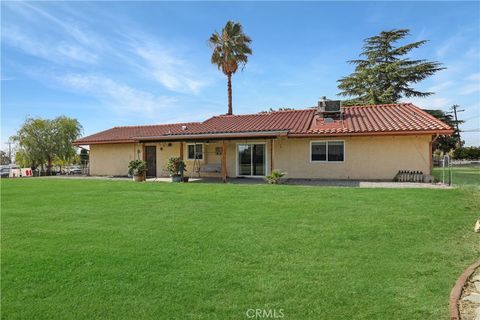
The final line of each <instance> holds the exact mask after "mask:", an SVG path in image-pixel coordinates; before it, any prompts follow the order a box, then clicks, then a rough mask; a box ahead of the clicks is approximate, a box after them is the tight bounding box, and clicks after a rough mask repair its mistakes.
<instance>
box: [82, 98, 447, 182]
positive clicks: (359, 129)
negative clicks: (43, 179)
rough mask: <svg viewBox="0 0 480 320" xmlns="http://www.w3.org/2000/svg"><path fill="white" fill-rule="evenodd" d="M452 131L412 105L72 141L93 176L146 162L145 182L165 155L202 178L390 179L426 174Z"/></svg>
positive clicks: (227, 118) (331, 109) (238, 118)
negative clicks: (436, 147)
mask: <svg viewBox="0 0 480 320" xmlns="http://www.w3.org/2000/svg"><path fill="white" fill-rule="evenodd" d="M452 132H453V131H452V129H451V128H450V127H449V126H448V125H446V124H445V123H443V122H441V121H440V120H438V119H436V118H434V117H432V116H431V115H429V114H427V113H426V112H424V111H423V110H421V109H419V108H417V107H416V106H414V105H412V104H410V103H402V104H389V105H368V106H352V107H340V103H339V102H336V101H324V102H322V103H319V107H316V108H310V109H304V110H288V111H275V112H267V113H258V114H248V115H220V116H214V117H212V118H210V119H207V120H205V121H204V122H191V123H174V124H163V125H149V126H131V127H130V126H129V127H114V128H112V129H109V130H106V131H102V132H99V133H96V134H93V135H90V136H88V137H84V138H81V139H78V140H77V141H75V144H76V145H90V174H91V175H108V176H125V175H126V174H127V166H128V162H129V161H130V160H133V159H144V160H145V161H147V167H148V173H147V176H156V177H160V176H167V173H166V172H165V170H164V166H165V162H166V161H167V159H168V158H169V157H172V156H177V157H181V158H183V159H184V160H185V162H186V164H187V170H188V171H187V172H186V174H187V175H189V176H197V175H200V176H202V177H205V176H210V177H222V178H226V177H261V176H265V175H267V174H269V173H270V172H271V171H272V170H273V169H278V170H281V171H285V172H287V176H286V177H287V178H307V179H366V180H391V179H393V178H394V176H395V175H396V174H397V172H398V171H399V170H412V171H421V172H423V173H424V174H430V173H431V167H432V156H431V143H432V140H433V139H435V137H436V136H437V135H445V134H451V133H452Z"/></svg>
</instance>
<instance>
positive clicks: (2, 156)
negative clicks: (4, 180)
mask: <svg viewBox="0 0 480 320" xmlns="http://www.w3.org/2000/svg"><path fill="white" fill-rule="evenodd" d="M0 164H1V165H6V164H10V157H9V156H8V154H7V153H6V152H5V151H3V150H0Z"/></svg>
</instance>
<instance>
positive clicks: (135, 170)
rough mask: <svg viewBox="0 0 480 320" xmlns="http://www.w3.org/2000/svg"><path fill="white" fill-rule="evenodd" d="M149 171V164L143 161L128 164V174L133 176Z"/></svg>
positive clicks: (133, 161)
mask: <svg viewBox="0 0 480 320" xmlns="http://www.w3.org/2000/svg"><path fill="white" fill-rule="evenodd" d="M146 171H147V163H146V162H145V161H142V160H132V161H130V163H129V164H128V174H129V175H131V176H136V175H141V174H144V173H145V172H146Z"/></svg>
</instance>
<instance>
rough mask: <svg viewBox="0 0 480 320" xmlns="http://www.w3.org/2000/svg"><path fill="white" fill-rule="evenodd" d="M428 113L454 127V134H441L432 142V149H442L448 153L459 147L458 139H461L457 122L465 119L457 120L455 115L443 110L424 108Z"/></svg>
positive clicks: (460, 122) (459, 122)
mask: <svg viewBox="0 0 480 320" xmlns="http://www.w3.org/2000/svg"><path fill="white" fill-rule="evenodd" d="M424 111H425V112H427V113H428V114H430V115H432V116H434V117H435V118H437V119H439V120H441V121H443V122H445V123H446V124H448V125H449V126H450V127H452V129H453V130H454V131H453V134H452V135H450V136H448V135H443V136H439V137H438V138H437V139H435V141H434V142H433V144H432V149H433V151H435V150H441V151H443V152H444V153H448V152H450V151H451V150H453V149H455V148H457V147H458V140H459V134H460V133H459V132H458V131H457V123H458V124H462V123H463V122H464V121H462V120H458V121H455V119H454V118H453V116H452V115H451V114H448V113H445V111H443V110H424Z"/></svg>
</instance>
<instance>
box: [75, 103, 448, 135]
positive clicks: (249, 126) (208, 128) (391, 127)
mask: <svg viewBox="0 0 480 320" xmlns="http://www.w3.org/2000/svg"><path fill="white" fill-rule="evenodd" d="M422 133H423V134H451V133H452V129H451V128H450V127H449V126H448V125H446V124H445V123H443V122H441V121H440V120H438V119H436V118H435V117H433V116H431V115H429V114H428V113H426V112H425V111H423V110H421V109H419V108H418V107H416V106H414V105H413V104H410V103H401V104H385V105H368V106H352V107H345V108H344V112H343V119H341V120H335V121H333V122H331V123H325V120H324V119H323V118H322V117H319V116H318V115H317V114H316V109H315V108H310V109H304V110H288V111H276V112H269V113H257V114H247V115H222V116H215V117H212V118H210V119H207V120H206V121H204V122H189V123H174V124H163V125H150V126H132V127H114V128H112V129H109V130H105V131H102V132H99V133H96V134H93V135H90V136H87V137H84V138H81V139H78V140H77V141H75V144H77V145H81V144H97V143H120V142H134V141H141V140H149V139H150V140H154V139H157V140H162V139H164V140H167V139H181V138H182V137H189V138H196V137H197V138H201V137H206V136H210V137H211V136H212V135H213V136H219V137H221V136H223V137H228V136H232V135H241V136H254V135H257V136H258V135H261V134H263V135H265V136H268V135H278V134H284V135H288V136H329V135H332V136H333V135H336V136H338V135H376V134H422Z"/></svg>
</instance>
